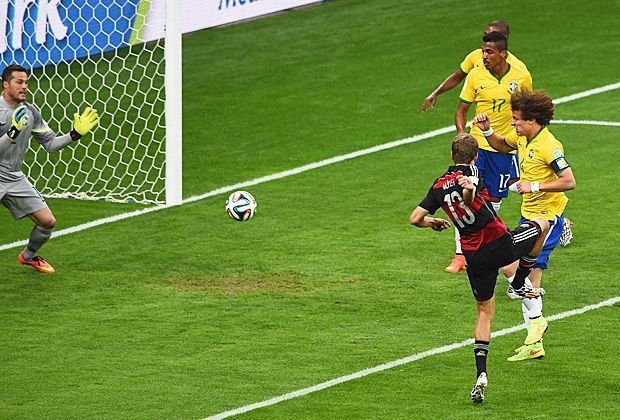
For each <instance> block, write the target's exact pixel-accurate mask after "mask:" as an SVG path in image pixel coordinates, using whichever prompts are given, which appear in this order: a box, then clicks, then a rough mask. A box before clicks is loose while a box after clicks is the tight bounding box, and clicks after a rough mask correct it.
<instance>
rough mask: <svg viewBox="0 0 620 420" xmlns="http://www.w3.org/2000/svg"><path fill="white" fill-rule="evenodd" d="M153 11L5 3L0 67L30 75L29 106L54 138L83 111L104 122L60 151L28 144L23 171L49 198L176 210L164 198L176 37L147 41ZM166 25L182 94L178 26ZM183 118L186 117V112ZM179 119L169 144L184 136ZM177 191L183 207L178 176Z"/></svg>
mask: <svg viewBox="0 0 620 420" xmlns="http://www.w3.org/2000/svg"><path fill="white" fill-rule="evenodd" d="M174 3H178V2H176V1H174V0H173V1H170V0H169V1H168V2H167V4H174ZM149 7H150V1H148V0H146V1H145V0H105V1H100V0H72V1H68V0H10V1H9V0H0V22H3V23H4V24H5V33H4V34H3V35H1V36H0V50H1V51H2V59H1V60H2V63H1V66H2V68H4V67H5V66H7V65H9V64H12V63H13V64H20V65H22V66H24V67H26V68H27V69H29V71H30V73H31V77H30V86H29V90H30V95H29V99H28V101H29V102H31V103H34V104H35V105H36V106H37V107H38V108H39V109H40V110H41V114H42V116H43V118H44V119H45V120H46V122H47V124H48V126H49V127H50V128H51V129H52V130H54V131H55V132H56V133H57V134H58V135H60V134H65V133H68V132H69V131H70V130H71V127H72V122H73V114H74V113H76V112H80V113H81V112H82V111H83V110H84V108H85V107H86V106H91V107H93V108H96V109H97V110H98V112H99V116H100V124H99V126H98V127H97V128H96V129H95V130H94V131H93V132H92V133H90V134H88V135H86V136H85V137H84V138H83V139H82V140H80V141H79V142H77V143H76V144H72V145H70V146H69V147H66V148H65V149H63V150H61V151H60V152H58V153H55V154H48V153H47V152H46V151H45V149H43V148H42V147H39V146H38V145H37V144H34V145H33V146H32V147H30V149H29V151H28V154H27V156H26V159H25V162H26V163H25V167H24V171H25V173H26V175H27V176H28V178H29V179H30V180H31V181H32V182H33V183H34V184H35V186H36V187H37V189H38V190H39V191H41V193H42V194H44V195H45V196H47V197H74V198H81V199H92V200H109V201H118V202H138V203H165V202H166V201H168V203H169V204H176V203H175V202H174V201H175V200H172V201H171V200H170V196H169V197H168V200H166V192H167V191H166V190H167V188H168V189H170V183H168V185H167V182H166V169H167V168H166V164H167V162H166V160H167V159H166V156H167V153H166V147H167V146H166V140H167V136H166V133H167V129H166V127H167V124H168V125H169V124H170V121H167V116H166V107H167V106H168V104H166V89H165V86H166V83H165V81H166V77H167V76H166V71H167V70H168V69H167V67H166V59H167V58H168V60H170V58H169V56H167V55H166V54H168V53H167V52H166V43H167V42H170V39H171V38H167V37H168V34H166V36H164V37H161V38H159V39H155V40H152V41H150V42H148V43H145V42H144V40H143V38H142V34H143V33H144V31H145V30H147V29H148V25H149V22H148V19H147V16H148V12H149ZM177 13H178V11H177ZM178 20H179V21H180V18H179V19H178ZM159 23H161V22H158V24H159ZM166 28H167V30H175V31H178V32H179V33H178V37H177V38H174V40H176V39H178V45H171V46H172V47H174V48H175V51H174V53H175V54H178V56H177V57H178V63H175V64H177V65H178V66H177V67H178V69H179V74H178V78H177V82H176V83H178V84H179V90H180V84H181V75H180V28H179V27H176V26H175V25H174V21H173V23H172V24H170V25H167V27H166ZM158 30H159V29H158ZM161 30H162V31H163V29H161ZM150 32H153V31H152V30H151V31H150ZM174 42H176V41H174ZM176 49H178V51H176ZM179 96H180V95H179ZM178 101H179V102H178V104H179V109H180V98H179V99H178ZM177 116H178V118H179V120H180V112H178V115H177ZM177 123H178V125H177V127H176V128H177V129H178V130H179V131H178V132H177V133H176V136H177V137H178V138H170V136H168V140H170V141H178V142H180V140H181V139H180V137H181V131H180V121H178V122H177ZM168 130H169V131H168V132H173V131H172V130H170V127H169V128H168ZM168 147H170V145H168ZM179 150H180V146H179V149H178V150H177V152H176V154H175V156H177V157H178V158H179V160H180V151H179ZM177 163H178V162H177ZM168 164H170V160H169V161H168ZM168 170H170V168H168ZM178 171H180V167H179V168H177V172H178ZM169 182H170V180H169ZM174 188H175V189H178V191H176V192H175V196H176V201H177V202H178V201H180V199H179V197H180V175H178V173H177V176H176V181H175V186H174ZM168 193H170V191H168Z"/></svg>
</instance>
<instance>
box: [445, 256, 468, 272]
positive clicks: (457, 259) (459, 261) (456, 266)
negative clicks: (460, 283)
mask: <svg viewBox="0 0 620 420" xmlns="http://www.w3.org/2000/svg"><path fill="white" fill-rule="evenodd" d="M465 267H467V263H466V262H465V256H464V255H463V254H456V255H455V256H454V258H453V259H452V261H450V265H449V266H447V267H446V268H444V269H443V271H445V272H446V273H458V272H459V271H462V270H465Z"/></svg>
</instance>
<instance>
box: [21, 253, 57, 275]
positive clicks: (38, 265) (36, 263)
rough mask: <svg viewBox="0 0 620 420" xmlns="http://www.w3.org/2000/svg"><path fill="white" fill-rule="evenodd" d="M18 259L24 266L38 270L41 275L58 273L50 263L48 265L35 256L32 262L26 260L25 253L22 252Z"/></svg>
mask: <svg viewBox="0 0 620 420" xmlns="http://www.w3.org/2000/svg"><path fill="white" fill-rule="evenodd" d="M17 259H18V260H19V262H20V263H22V264H23V265H29V266H31V267H34V269H35V270H37V271H38V272H39V273H55V272H56V270H54V267H52V266H51V265H50V263H48V262H47V261H45V260H44V259H43V258H41V257H38V256H35V257H34V258H33V259H31V260H27V259H25V258H24V252H23V251H22V252H20V253H19V255H18V256H17Z"/></svg>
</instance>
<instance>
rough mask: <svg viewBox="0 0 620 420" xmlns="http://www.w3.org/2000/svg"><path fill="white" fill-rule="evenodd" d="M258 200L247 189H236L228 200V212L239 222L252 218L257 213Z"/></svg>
mask: <svg viewBox="0 0 620 420" xmlns="http://www.w3.org/2000/svg"><path fill="white" fill-rule="evenodd" d="M256 207H257V206H256V200H255V199H254V197H253V196H252V194H250V193H249V192H247V191H235V192H234V193H232V194H231V195H229V196H228V200H226V212H227V213H228V215H229V216H230V217H232V218H233V219H235V220H236V221H238V222H245V221H246V220H250V219H251V218H252V216H254V213H256Z"/></svg>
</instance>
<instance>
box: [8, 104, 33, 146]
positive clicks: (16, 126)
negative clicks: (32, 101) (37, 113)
mask: <svg viewBox="0 0 620 420" xmlns="http://www.w3.org/2000/svg"><path fill="white" fill-rule="evenodd" d="M27 126H28V107H27V106H26V105H22V106H18V107H17V108H16V109H15V111H14V112H13V117H12V118H11V128H9V131H7V133H6V135H7V136H9V138H10V139H11V140H15V138H16V137H17V136H18V135H19V133H21V131H22V130H23V129H24V127H27Z"/></svg>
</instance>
